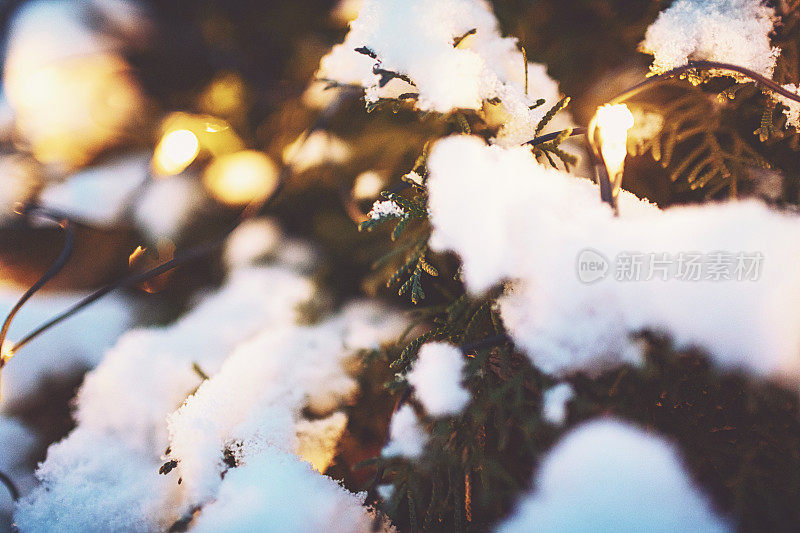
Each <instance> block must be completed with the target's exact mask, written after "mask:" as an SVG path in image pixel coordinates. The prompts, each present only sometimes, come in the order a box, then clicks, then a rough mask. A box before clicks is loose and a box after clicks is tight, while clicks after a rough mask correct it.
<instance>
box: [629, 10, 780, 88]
mask: <svg viewBox="0 0 800 533" xmlns="http://www.w3.org/2000/svg"><path fill="white" fill-rule="evenodd" d="M776 21H777V17H776V15H775V10H774V9H773V8H772V7H769V6H768V5H767V4H766V2H764V1H763V0H676V1H675V2H673V4H672V5H671V6H670V7H669V8H667V9H666V10H664V11H663V12H662V13H661V14H660V15H659V16H658V18H657V19H656V21H655V22H654V23H653V24H652V25H651V26H650V27H649V28H648V29H647V33H646V35H645V39H644V41H643V42H642V44H641V49H642V51H643V52H645V53H648V54H652V55H653V58H654V59H653V65H652V66H651V69H652V71H653V72H655V73H657V74H661V73H663V72H666V71H668V70H671V69H673V68H676V67H680V66H682V65H685V64H686V63H687V62H688V61H689V60H690V59H694V60H706V61H719V62H723V63H733V64H735V65H739V66H742V67H746V68H749V69H751V70H754V71H755V72H757V73H759V74H761V75H762V76H766V77H767V78H772V72H773V71H774V69H775V61H776V60H777V58H778V55H779V54H780V49H778V48H775V47H773V46H772V45H771V44H770V34H771V33H772V31H773V29H774V25H775V22H776ZM725 74H728V73H727V72H725Z"/></svg>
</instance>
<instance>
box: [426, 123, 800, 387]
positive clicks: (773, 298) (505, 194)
mask: <svg viewBox="0 0 800 533" xmlns="http://www.w3.org/2000/svg"><path fill="white" fill-rule="evenodd" d="M428 167H429V171H430V176H429V179H428V191H429V206H428V207H429V211H430V213H431V221H432V224H433V233H432V236H431V240H430V245H431V248H432V249H435V250H439V251H454V252H456V253H458V254H459V255H460V257H461V259H462V263H463V269H462V275H463V279H464V281H465V282H466V285H467V287H468V289H469V290H470V291H471V292H473V293H480V292H482V291H485V290H486V289H488V288H490V287H492V286H494V285H497V284H499V283H502V282H504V281H507V280H512V281H513V283H512V284H510V286H509V287H508V289H507V291H506V294H505V295H504V296H502V297H501V298H500V301H499V308H500V312H501V314H502V317H503V321H504V323H505V324H506V326H507V327H508V329H509V331H510V333H511V335H512V336H513V338H514V341H515V342H516V343H517V345H518V346H519V347H521V348H523V349H524V350H526V351H527V353H528V354H529V356H530V357H531V360H532V361H533V363H534V364H535V365H537V366H538V367H539V368H541V369H542V370H544V371H545V372H550V373H554V374H563V373H568V372H572V371H577V370H583V371H588V372H597V371H601V370H603V369H606V368H609V367H613V366H616V365H618V364H620V363H625V362H629V363H638V362H640V361H641V353H640V350H639V348H638V347H637V345H636V343H635V342H634V341H633V340H631V338H630V337H631V334H633V333H636V332H639V331H642V330H646V329H650V330H656V331H659V332H663V333H666V334H668V335H670V336H671V337H672V339H673V340H674V341H675V342H676V344H677V346H679V347H699V348H700V349H703V350H705V351H707V352H708V353H709V355H710V356H711V358H712V359H713V360H714V361H716V362H717V363H718V364H719V365H721V366H723V367H726V368H744V369H748V370H750V371H752V372H754V373H756V374H758V375H762V376H763V375H775V376H781V377H784V378H787V379H789V380H792V381H794V382H797V381H800V328H798V324H800V315H798V313H796V312H792V311H791V310H795V309H800V275H799V274H798V273H797V270H796V269H795V268H794V266H793V265H796V264H797V262H798V261H800V242H798V241H797V239H796V238H795V237H794V236H795V235H797V233H798V232H799V231H800V217H798V216H797V215H791V214H785V213H781V212H778V211H775V210H771V209H770V208H768V207H767V206H765V205H763V204H762V203H760V202H757V201H742V202H731V203H724V204H709V205H703V206H685V207H675V208H671V209H667V210H664V211H660V210H658V209H657V208H656V207H655V206H653V205H652V204H648V203H647V202H644V201H641V200H639V199H637V198H636V197H634V196H633V195H630V194H628V193H625V192H623V193H622V194H621V196H620V212H621V216H620V217H614V216H613V213H612V212H611V210H610V209H609V208H608V206H607V205H605V204H603V203H601V202H600V198H599V191H598V188H597V187H596V186H595V185H594V184H592V183H591V182H589V181H588V180H583V179H580V178H576V177H572V176H570V175H567V174H565V173H562V172H559V171H556V170H553V169H549V168H546V167H543V166H541V165H538V164H537V163H536V161H535V159H534V157H533V156H532V155H531V153H530V151H529V150H527V149H525V148H515V149H503V148H500V147H496V146H495V147H490V146H486V145H485V143H484V142H483V141H482V140H480V139H477V138H471V137H465V136H457V137H450V138H447V139H444V140H442V141H439V142H438V143H437V144H436V145H435V146H434V148H433V150H432V152H431V155H430V157H429V160H428ZM695 274H696V275H695ZM697 302H703V305H704V312H703V313H697V312H696V308H697Z"/></svg>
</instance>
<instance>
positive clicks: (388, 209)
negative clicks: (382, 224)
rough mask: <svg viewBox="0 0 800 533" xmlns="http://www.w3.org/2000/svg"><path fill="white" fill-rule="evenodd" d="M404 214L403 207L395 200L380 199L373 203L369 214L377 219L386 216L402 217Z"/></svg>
mask: <svg viewBox="0 0 800 533" xmlns="http://www.w3.org/2000/svg"><path fill="white" fill-rule="evenodd" d="M403 214H404V212H403V208H402V207H400V206H399V205H397V203H396V202H395V201H394V200H378V201H376V202H375V203H374V204H372V209H371V210H370V212H369V214H368V215H367V216H369V218H371V219H373V220H377V219H379V218H384V217H402V216H403Z"/></svg>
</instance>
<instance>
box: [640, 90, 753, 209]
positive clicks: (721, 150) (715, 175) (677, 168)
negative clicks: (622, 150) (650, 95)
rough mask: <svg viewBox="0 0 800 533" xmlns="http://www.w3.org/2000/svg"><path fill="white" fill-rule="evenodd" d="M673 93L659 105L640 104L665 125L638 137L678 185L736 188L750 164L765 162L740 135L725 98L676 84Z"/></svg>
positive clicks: (707, 191)
mask: <svg viewBox="0 0 800 533" xmlns="http://www.w3.org/2000/svg"><path fill="white" fill-rule="evenodd" d="M749 89H751V90H752V88H749ZM747 90H748V88H742V87H739V88H737V92H742V91H747ZM676 93H677V96H674V94H676ZM676 93H672V94H673V96H672V97H671V98H670V100H669V101H660V102H659V103H658V105H652V104H650V105H648V104H647V103H645V104H642V107H643V108H644V109H645V110H646V111H650V112H653V113H658V114H659V115H661V116H663V117H665V125H664V128H663V129H662V131H661V132H660V133H659V134H658V135H656V136H655V137H653V138H652V139H648V140H645V141H644V142H643V143H642V145H641V147H640V152H642V153H644V152H650V154H651V155H652V157H653V159H654V160H655V161H658V162H659V163H660V164H661V166H662V167H663V168H664V169H666V170H667V171H668V173H669V177H670V179H671V180H672V181H673V182H675V183H676V184H677V185H678V186H679V188H680V189H685V190H702V191H703V193H704V194H705V195H706V196H713V195H714V194H716V193H717V192H719V191H721V190H723V189H726V190H729V191H732V192H735V190H736V184H737V181H739V180H743V179H744V178H745V177H746V175H747V171H748V169H750V168H753V167H759V168H769V163H767V161H766V160H765V159H764V157H763V156H761V155H760V154H759V153H758V151H757V150H756V149H755V148H753V146H752V145H751V144H750V142H748V141H747V140H745V139H744V138H743V135H742V133H741V131H740V130H739V129H738V128H737V127H736V125H735V124H734V122H733V121H734V117H733V116H732V115H731V109H729V108H727V107H726V104H725V103H721V102H720V101H719V99H718V98H717V97H716V96H714V95H710V94H707V93H705V92H704V91H703V90H702V89H699V88H694V87H676ZM729 94H730V93H729ZM729 97H730V96H728V98H729Z"/></svg>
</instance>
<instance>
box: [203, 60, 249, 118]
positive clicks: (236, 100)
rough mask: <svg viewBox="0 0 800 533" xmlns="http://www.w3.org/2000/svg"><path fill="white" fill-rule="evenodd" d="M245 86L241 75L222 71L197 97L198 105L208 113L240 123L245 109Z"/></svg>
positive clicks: (246, 99) (246, 97) (246, 95)
mask: <svg viewBox="0 0 800 533" xmlns="http://www.w3.org/2000/svg"><path fill="white" fill-rule="evenodd" d="M247 101H248V94H247V87H246V86H245V83H244V81H243V80H242V78H241V76H239V75H238V74H236V73H233V72H223V73H222V74H220V75H218V76H217V77H216V78H214V80H213V81H212V82H211V83H209V85H208V86H207V87H206V88H205V90H204V91H203V93H202V94H201V95H200V97H199V98H198V107H199V108H200V109H201V110H202V111H203V112H204V113H208V114H210V115H214V116H218V117H224V118H225V119H227V120H230V121H231V122H233V123H234V124H241V123H242V122H243V121H244V119H245V113H246V111H247Z"/></svg>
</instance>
